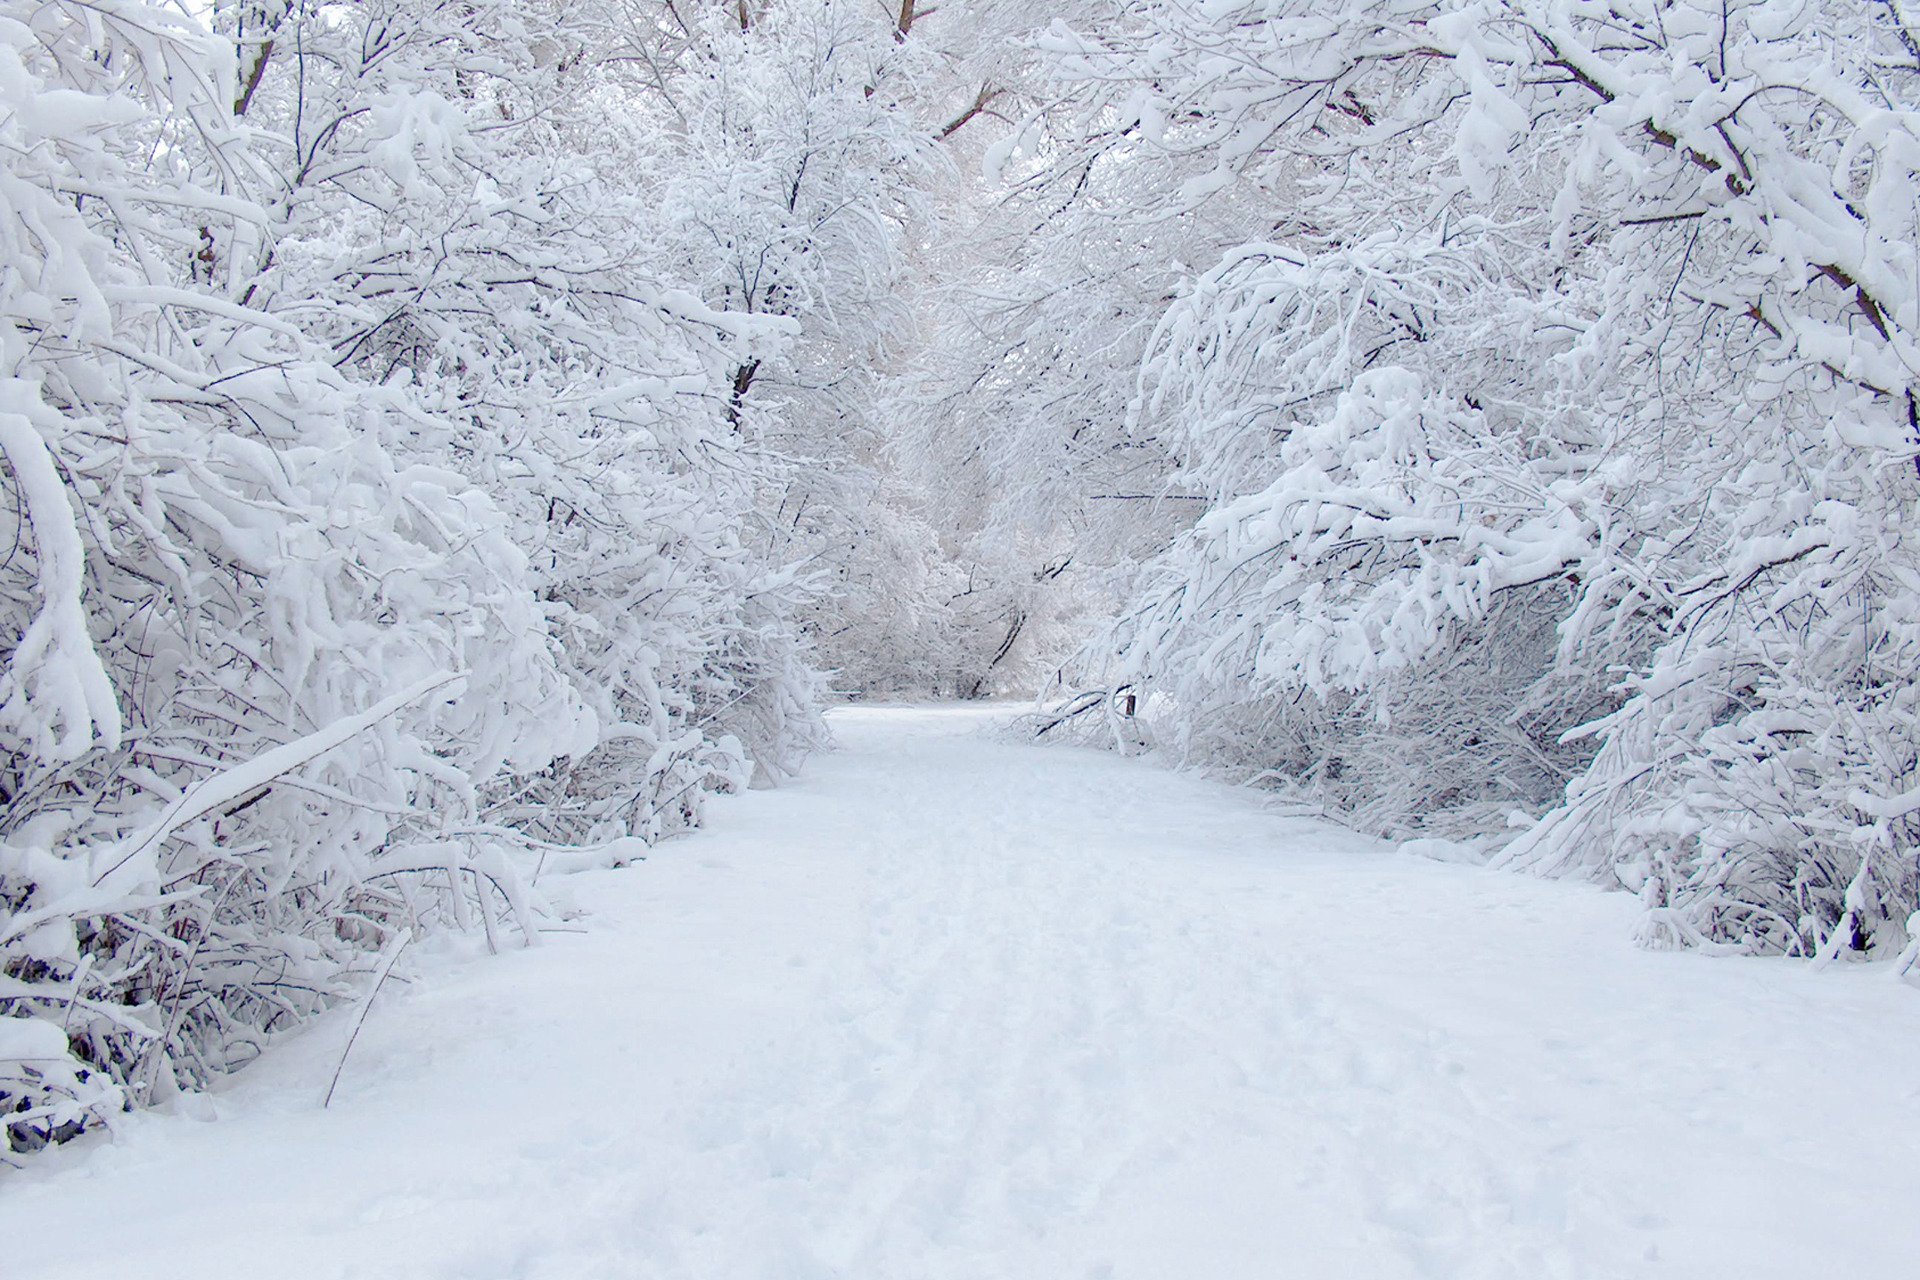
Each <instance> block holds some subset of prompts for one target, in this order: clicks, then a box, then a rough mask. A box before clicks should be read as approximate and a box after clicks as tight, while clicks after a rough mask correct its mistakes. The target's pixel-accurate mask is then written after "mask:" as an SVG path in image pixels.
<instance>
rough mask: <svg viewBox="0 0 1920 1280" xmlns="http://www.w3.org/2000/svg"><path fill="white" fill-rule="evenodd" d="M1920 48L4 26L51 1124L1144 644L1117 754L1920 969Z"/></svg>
mask: <svg viewBox="0 0 1920 1280" xmlns="http://www.w3.org/2000/svg"><path fill="white" fill-rule="evenodd" d="M1904 14H1905V10H1904V8H1903V7H1902V6H1901V5H1900V4H1897V3H1891V2H1890V0H1797V2H1796V0H1769V2H1766V3H1723V0H1659V2H1657V3H1656V2H1655V0H1616V2H1608V0H1437V2H1436V0H1339V3H1335V4H1331V5H1330V4H1327V3H1322V2H1321V0H1312V2H1309V0H1077V2H1076V3H1073V4H1069V5H1068V6H1067V7H1065V8H1062V9H1058V10H1054V11H1049V12H1048V13H1046V14H1033V13H1031V12H1027V11H1026V7H1025V6H1022V5H1018V4H1014V3H1011V0H1007V2H1004V3H1003V2H1001V0H974V2H973V3H967V4H961V3H958V0H955V3H953V4H951V5H946V4H943V5H941V6H928V7H925V8H922V7H919V6H916V5H915V4H913V3H906V4H903V5H900V6H897V7H896V6H894V5H892V4H888V5H884V6H881V5H873V4H862V3H855V0H764V2H762V0H754V2H747V3H735V2H734V0H728V2H726V3H719V2H717V0H716V2H713V3H706V2H703V0H646V2H641V0H604V2H603V3H593V4H564V3H558V2H557V0H357V2H354V3H329V4H318V3H309V2H308V0H221V2H220V3H215V4H212V5H206V6H178V5H170V4H163V3H157V2H151V3H150V2H146V0H88V2H87V3H79V2H78V0H19V2H17V3H10V4H6V5H4V6H0V241H3V243H0V356H3V357H4V368H3V369H0V454H3V455H4V460H5V466H4V469H3V470H0V545H4V546H5V548H6V550H5V551H4V553H0V657H3V658H4V660H5V667H4V671H0V1113H4V1115H5V1124H6V1132H7V1140H8V1144H9V1145H10V1146H11V1147H12V1148H13V1149H15V1150H27V1149H32V1148H35V1147H38V1146H42V1145H45V1144H46V1143H48V1142H50V1141H56V1140H60V1139H63V1138H66V1137H69V1136H72V1135H73V1134H75V1133H78V1132H81V1131H83V1130H85V1129H87V1128H89V1127H91V1126H93V1125H95V1124H96V1123H97V1122H99V1121H100V1120H102V1119H103V1118H106V1117H109V1116H111V1115H112V1114H113V1113H115V1112H116V1111H117V1110H119V1109H121V1108H123V1107H125V1106H129V1105H137V1104H141V1103H145V1102H149V1101H152V1100H155V1099H161V1098H165V1097H166V1096H168V1095H169V1094H170V1093H172V1092H173V1091H175V1090H177V1089H179V1088H182V1087H191V1086H193V1085H196V1084H198V1083H200V1082H202V1081H204V1080H206V1079H207V1078H208V1077H209V1076H211V1075H213V1074H215V1073H218V1072H220V1071H224V1070H227V1069H229V1068H231V1067H232V1066H234V1065H236V1064H238V1063H241V1062H244V1061H246V1060H247V1059H249V1058H250V1057H251V1056H253V1055H254V1054H256V1053H257V1052H258V1051H259V1049H260V1047H261V1046H262V1044H263V1043H264V1041H265V1040H266V1039H267V1038H268V1037H269V1036H271V1035H272V1034H274V1033H276V1032H278V1031H280V1030H282V1029H283V1028H286V1027H289V1026H292V1025H295V1024H297V1023H299V1022H301V1021H302V1020H304V1019H305V1018H307V1017H308V1016H310V1015H311V1014H313V1013H314V1012H316V1011H318V1010H320V1009H322V1008H324V1007H326V1006H327V1005H328V1004H329V1003H331V1002H333V1001H335V1000H336V999H338V998H340V997H341V996H343V995H346V994H348V993H350V992H352V991H353V990H355V989H356V987H357V986H359V985H361V982H360V980H361V975H363V974H364V973H367V972H369V971H374V970H377V969H379V968H381V966H383V965H384V964H386V963H388V962H390V961H391V960H392V958H393V956H394V955H395V954H396V953H397V951H398V949H399V948H400V947H402V946H404V945H405V943H406V941H407V940H408V939H409V938H410V937H412V936H415V935H416V934H417V933H418V932H419V931H421V930H423V929H428V928H433V927H436V926H437V925H439V924H440V923H442V922H450V923H453V924H455V925H459V926H467V925H472V926H474V927H477V928H481V929H484V930H485V931H486V933H487V935H488V936H489V937H490V938H495V937H497V936H499V934H500V931H501V930H502V928H507V929H516V930H518V931H519V932H520V933H522V934H524V935H525V936H526V937H527V938H528V939H531V938H532V936H533V929H534V925H533V921H534V919H535V918H536V917H537V915H538V912H539V910H540V903H539V899H538V895H537V892H536V889H537V885H536V884H535V883H534V881H536V880H537V878H538V876H539V875H540V874H542V873H544V872H545V871H548V870H554V869H564V868H567V867H575V866H580V865H585V864H591V863H595V862H608V861H619V860H622V859H625V858H628V857H632V856H634V854H635V853H636V851H637V850H639V849H640V848H642V847H643V846H644V845H645V844H647V843H650V842H652V841H655V840H658V839H660V838H662V837H664V836H667V835H670V834H673V833H674V832H677V831H680V830H683V829H685V828H687V827H689V826H691V825H693V824H694V823H696V822H697V821H698V820H699V817H700V812H701V807H702V803H703V800H704V798H705V797H706V796H708V795H709V794H711V793H713V792H715V791H724V790H728V789H731V788H735V787H738V786H741V785H745V784H746V783H748V782H749V781H751V780H758V781H761V782H770V781H776V780H778V779H780V778H782V777H784V776H786V775H788V774H790V773H791V772H792V771H793V770H794V769H795V768H797V767H798V764H799V762H800V760H801V759H802V758H803V757H804V756H805V754H806V753H807V752H808V751H809V750H811V749H812V748H814V747H815V746H817V745H818V744H819V742H820V741H821V738H822V728H821V721H820V716H819V702H820V699H821V697H822V694H823V691H824V690H825V689H826V688H827V687H829V686H833V687H837V688H839V689H841V690H844V691H848V692H851V693H855V694H871V693H878V692H906V693H912V694H917V695H926V694H939V695H946V696H962V697H974V696H981V695H983V694H989V693H996V692H1000V693H1004V692H1009V691H1025V690H1028V689H1031V688H1032V687H1033V685H1034V684H1035V683H1036V682H1038V681H1039V680H1040V679H1042V678H1043V677H1044V676H1045V675H1046V673H1047V672H1048V670H1049V668H1050V665H1051V663H1052V661H1053V660H1056V659H1058V658H1059V657H1060V656H1061V655H1062V654H1064V653H1066V652H1068V651H1069V650H1071V649H1073V648H1074V646H1075V645H1077V644H1079V643H1080V641H1081V640H1082V639H1083V638H1084V637H1085V635H1086V634H1088V632H1089V631H1093V630H1098V629H1100V628H1099V627H1098V626H1097V625H1096V624H1102V625H1104V631H1103V633H1102V636H1101V638H1100V639H1098V640H1096V641H1095V642H1094V643H1093V644H1092V645H1091V646H1090V647H1088V648H1086V649H1085V650H1083V653H1082V657H1081V659H1080V660H1079V662H1078V665H1077V666H1076V667H1075V668H1073V669H1072V670H1071V672H1070V673H1069V675H1068V678H1069V679H1070V680H1072V681H1073V682H1075V687H1076V688H1077V689H1079V690H1080V695H1079V696H1078V697H1077V698H1076V699H1075V700H1074V701H1073V702H1072V703H1071V704H1070V705H1069V708H1068V710H1069V712H1072V711H1076V710H1081V709H1087V708H1104V709H1105V713H1106V714H1105V716H1104V718H1102V719H1101V729H1100V733H1101V734H1102V735H1111V736H1113V737H1115V738H1116V739H1117V740H1119V741H1121V742H1123V743H1131V742H1133V741H1136V740H1137V739H1138V736H1139V732H1140V731H1139V729H1138V725H1137V724H1136V723H1127V722H1123V721H1124V717H1122V716H1121V715H1120V714H1119V712H1120V710H1121V708H1122V707H1123V706H1124V707H1126V708H1134V707H1137V708H1139V709H1140V710H1141V712H1142V716H1143V719H1144V721H1145V723H1146V724H1147V725H1148V726H1149V728H1150V730H1151V732H1152V733H1153V734H1154V735H1155V736H1158V737H1159V738H1160V739H1161V740H1162V741H1163V742H1164V743H1166V744H1167V745H1169V746H1171V747H1173V748H1175V749H1176V750H1178V751H1179V752H1181V753H1183V754H1185V755H1186V756H1187V757H1189V758H1192V759H1195V760H1199V761H1204V762H1206V763H1209V764H1213V765H1219V766H1225V767H1228V768H1230V769H1232V770H1234V771H1236V772H1237V773H1238V774H1240V775H1241V776H1244V777H1248V778H1254V779H1258V780H1260V781H1262V782H1264V783H1266V784H1270V785H1276V786H1281V787H1285V788H1288V789H1291V790H1293V791H1296V792H1298V793H1301V794H1304V795H1308V796H1311V797H1313V798H1314V799H1316V800H1317V801H1319V802H1321V803H1323V804H1325V805H1326V806H1328V807H1329V808H1330V809H1332V810H1335V811H1337V812H1339V813H1342V814H1344V815H1346V816H1347V818H1348V819H1349V820H1350V821H1352V822H1354V823H1356V824H1357V825H1360V826H1363V827H1366V828H1369V829H1372V830H1376V831H1379V832H1383V833H1388V834H1394V835H1399V836H1413V835H1433V836H1442V837H1447V838H1449V839H1454V840H1462V841H1466V842H1468V843H1471V844H1473V845H1475V846H1477V847H1479V848H1481V849H1482V850H1484V851H1488V852H1489V853H1492V854H1495V855H1497V856H1498V857H1499V858H1500V859H1501V860H1503V861H1504V862H1506V863H1509V864H1512V865H1516V866H1526V867H1532V868H1536V869H1541V870H1546V871H1550V872H1556V873H1568V872H1571V873H1577V874H1583V875H1590V876H1594V877H1597V878H1600V879H1604V880H1610V881H1614V882H1617V883H1620V884H1623V885H1625V886H1626V887H1628V888H1630V889H1632V890H1633V891H1634V892H1636V893H1638V894H1639V895H1640V896H1641V898H1642V899H1643V901H1644V902H1645V904H1646V917H1645V920H1646V925H1645V930H1644V932H1645V936H1646V938H1647V939H1648V940H1649V941H1652V942H1656V943H1665V944H1687V945H1701V946H1707V947H1729V948H1734V949H1741V950H1749V951H1786V952H1792V953H1799V954H1806V955H1816V956H1820V957H1825V958H1831V957H1833V956H1835V955H1837V954H1839V953H1841V952H1842V951H1847V950H1855V951H1858V950H1877V949H1885V948H1897V947H1901V946H1905V945H1907V943H1908V942H1909V941H1910V935H1911V934H1912V933H1913V932H1914V931H1915V925H1914V924H1913V923H1912V922H1910V921H1909V920H1908V915H1909V913H1910V912H1912V911H1913V910H1914V908H1915V907H1916V905H1920V903H1916V894H1917V893H1920V867H1917V865H1916V836H1917V835H1920V830H1917V828H1920V776H1917V775H1920V740H1916V727H1915V726H1916V724H1920V705H1917V704H1916V699H1920V694H1916V692H1915V691H1916V688H1920V546H1917V545H1916V541H1915V538H1916V535H1915V532H1914V529H1915V527H1916V521H1915V516H1916V515H1920V509H1917V507H1916V502H1917V500H1920V407H1916V405H1917V403H1920V402H1916V399H1915V387H1914V380H1915V372H1916V368H1920V346H1917V345H1916V334H1917V333H1920V292H1916V290H1917V289H1920V285H1917V284H1916V279H1917V277H1916V274H1915V271H1914V268H1913V264H1914V262H1915V261H1916V260H1917V259H1920V205H1916V203H1915V199H1914V191H1915V179H1916V166H1917V165H1920V116H1917V115H1916V113H1915V112H1914V111H1913V110H1912V109H1911V106H1910V104H1911V103H1912V102H1913V101H1914V99H1915V95H1916V91H1920V40H1917V39H1916V32H1915V30H1914V29H1913V28H1912V27H1911V26H1909V25H1908V23H1907V22H1906V20H1905V17H1904ZM983 179H984V181H983ZM1050 723H1058V717H1056V718H1055V719H1054V720H1053V721H1051V722H1050Z"/></svg>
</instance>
